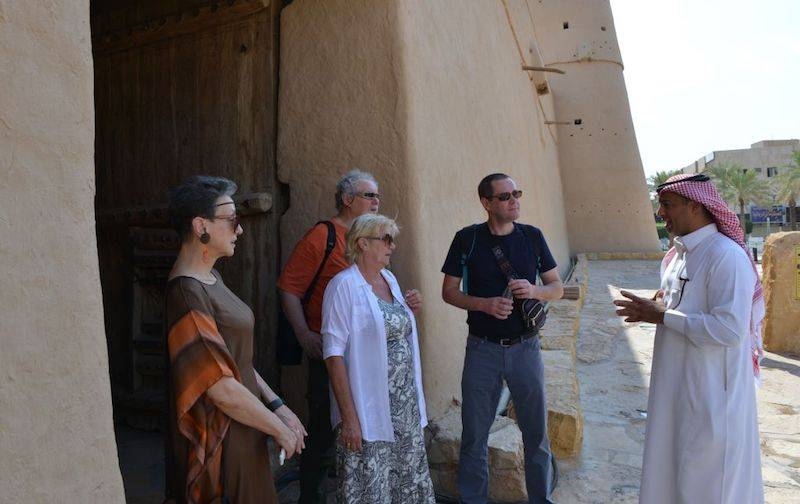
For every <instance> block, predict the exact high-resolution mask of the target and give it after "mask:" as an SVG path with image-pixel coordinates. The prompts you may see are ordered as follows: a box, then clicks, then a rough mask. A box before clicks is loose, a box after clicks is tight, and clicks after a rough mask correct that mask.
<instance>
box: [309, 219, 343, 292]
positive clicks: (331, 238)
mask: <svg viewBox="0 0 800 504" xmlns="http://www.w3.org/2000/svg"><path fill="white" fill-rule="evenodd" d="M320 224H325V226H326V227H327V228H328V240H327V241H326V242H325V255H324V256H323V257H322V262H321V263H319V268H317V272H316V273H314V278H313V279H312V280H311V283H310V284H309V285H308V289H307V290H306V293H305V294H304V295H303V299H302V303H303V306H305V305H307V304H308V302H309V301H310V300H311V296H312V294H314V288H315V287H316V286H317V280H319V275H320V274H321V273H322V268H324V267H325V263H326V262H328V257H330V255H331V252H332V251H333V247H335V246H336V228H335V227H334V225H333V222H331V221H319V222H317V223H316V224H314V227H316V226H319V225H320Z"/></svg>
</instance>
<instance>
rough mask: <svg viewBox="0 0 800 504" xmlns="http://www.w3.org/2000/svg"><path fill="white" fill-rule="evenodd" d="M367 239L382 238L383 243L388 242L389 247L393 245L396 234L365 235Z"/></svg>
mask: <svg viewBox="0 0 800 504" xmlns="http://www.w3.org/2000/svg"><path fill="white" fill-rule="evenodd" d="M364 238H366V239H367V240H381V241H382V242H383V243H385V244H386V246H387V247H391V246H392V244H393V243H394V236H392V235H390V234H388V233H387V234H385V235H383V236H365V237H364Z"/></svg>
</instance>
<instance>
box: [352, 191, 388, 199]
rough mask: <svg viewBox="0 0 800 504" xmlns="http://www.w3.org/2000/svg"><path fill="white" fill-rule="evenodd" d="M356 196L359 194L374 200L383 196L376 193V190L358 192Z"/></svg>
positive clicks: (361, 196)
mask: <svg viewBox="0 0 800 504" xmlns="http://www.w3.org/2000/svg"><path fill="white" fill-rule="evenodd" d="M356 196H358V197H360V198H364V199H369V200H374V199H377V200H379V199H381V197H382V196H381V195H380V194H379V193H376V192H362V193H356Z"/></svg>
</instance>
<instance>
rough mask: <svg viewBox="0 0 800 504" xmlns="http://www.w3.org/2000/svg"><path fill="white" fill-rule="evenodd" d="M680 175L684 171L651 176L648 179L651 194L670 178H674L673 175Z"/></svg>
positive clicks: (669, 171) (659, 172)
mask: <svg viewBox="0 0 800 504" xmlns="http://www.w3.org/2000/svg"><path fill="white" fill-rule="evenodd" d="M679 173H683V170H664V171H658V172H656V173H655V175H650V176H649V177H647V188H648V189H650V192H653V191H655V190H656V187H658V186H660V185H661V184H663V183H664V182H666V181H667V179H668V178H670V177H672V176H673V175H678V174H679Z"/></svg>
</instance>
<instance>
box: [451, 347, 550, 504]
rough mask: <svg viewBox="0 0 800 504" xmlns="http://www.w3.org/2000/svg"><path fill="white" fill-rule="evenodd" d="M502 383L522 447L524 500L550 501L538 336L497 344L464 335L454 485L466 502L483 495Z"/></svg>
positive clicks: (477, 502) (480, 500)
mask: <svg viewBox="0 0 800 504" xmlns="http://www.w3.org/2000/svg"><path fill="white" fill-rule="evenodd" d="M503 380H505V381H506V383H507V384H508V389H509V391H510V392H511V398H512V399H513V401H514V408H515V409H516V412H517V424H518V425H519V428H520V430H521V431H522V443H523V445H524V447H525V486H526V488H527V490H528V502H529V503H530V504H534V503H535V504H539V503H551V502H552V501H551V500H550V492H551V491H552V485H553V479H554V473H553V466H552V460H551V458H552V455H551V453H550V440H549V439H548V437H547V404H546V400H545V389H544V365H543V364H542V356H541V351H540V347H539V338H538V337H534V338H531V339H528V340H525V341H523V342H521V343H517V344H516V345H513V346H510V347H502V346H500V345H499V344H497V343H492V342H489V341H486V340H483V339H480V338H478V337H475V336H469V338H468V339H467V350H466V355H465V357H464V372H463V375H462V378H461V394H462V398H463V402H462V405H461V422H462V427H463V430H462V434H461V457H460V461H459V465H458V490H459V493H460V494H461V500H462V502H464V503H467V504H485V503H486V502H488V500H489V469H488V463H487V461H488V453H489V450H488V447H487V442H488V439H489V429H490V428H491V426H492V423H493V422H494V419H495V411H496V409H497V403H498V401H499V400H500V393H501V391H502V389H503Z"/></svg>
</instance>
